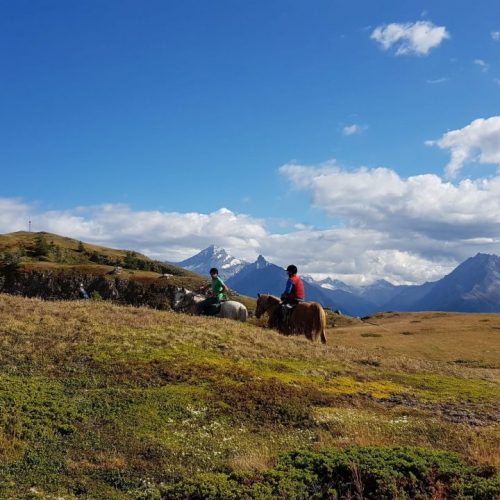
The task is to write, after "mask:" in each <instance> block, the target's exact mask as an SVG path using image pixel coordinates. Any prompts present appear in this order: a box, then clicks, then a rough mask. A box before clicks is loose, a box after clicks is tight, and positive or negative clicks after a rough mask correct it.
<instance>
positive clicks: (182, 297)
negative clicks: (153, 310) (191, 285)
mask: <svg viewBox="0 0 500 500" xmlns="http://www.w3.org/2000/svg"><path fill="white" fill-rule="evenodd" d="M192 296H193V292H191V291H189V290H186V289H185V288H184V287H182V288H177V290H176V291H175V293H174V309H175V310H178V309H184V308H185V307H187V306H188V305H190V303H191V300H190V299H192Z"/></svg>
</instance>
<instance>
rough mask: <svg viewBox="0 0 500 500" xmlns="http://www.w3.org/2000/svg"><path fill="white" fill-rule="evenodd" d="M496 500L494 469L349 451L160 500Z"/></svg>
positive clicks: (216, 481) (198, 479)
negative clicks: (343, 499) (171, 499)
mask: <svg viewBox="0 0 500 500" xmlns="http://www.w3.org/2000/svg"><path fill="white" fill-rule="evenodd" d="M499 494H500V478H499V475H498V474H496V473H495V471H494V470H492V469H487V470H485V469H483V470H481V469H478V468H474V467H472V466H469V465H467V464H465V463H464V462H463V461H462V460H461V459H460V458H459V457H458V455H455V454H453V453H449V452H445V451H435V450H427V449H421V448H413V447H403V448H399V447H396V448H381V447H351V448H347V449H345V450H338V449H331V450H323V451H320V452H314V451H308V450H304V451H296V452H292V453H289V454H287V455H284V456H283V457H282V458H281V459H280V460H279V461H278V463H277V465H276V466H275V467H274V469H272V470H271V471H269V472H267V473H265V474H262V475H261V476H260V477H257V478H256V477H252V476H248V475H244V474H241V475H238V474H230V475H228V474H201V475H199V476H195V477H193V478H189V479H186V480H184V481H181V482H179V483H177V484H175V485H169V486H164V489H163V491H162V497H163V498H189V499H201V498H204V499H216V498H217V499H221V498H255V499H257V498H287V499H304V498H310V499H323V498H332V499H340V498H366V499H377V500H378V499H381V500H382V499H387V500H389V499H417V498H419V499H423V498H435V497H440V498H460V499H463V500H465V499H477V500H487V499H494V498H497V496H498V495H499Z"/></svg>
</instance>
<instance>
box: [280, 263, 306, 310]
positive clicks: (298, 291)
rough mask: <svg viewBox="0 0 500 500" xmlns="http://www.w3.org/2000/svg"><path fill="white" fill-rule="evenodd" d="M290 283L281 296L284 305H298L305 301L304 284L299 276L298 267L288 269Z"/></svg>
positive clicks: (291, 266) (292, 266) (287, 283)
mask: <svg viewBox="0 0 500 500" xmlns="http://www.w3.org/2000/svg"><path fill="white" fill-rule="evenodd" d="M286 272H287V273H288V281H287V282H286V287H285V291H284V292H283V293H282V294H281V300H282V302H283V304H292V305H293V304H298V303H299V302H303V300H304V283H303V282H302V280H301V279H300V278H299V277H298V276H297V266H294V265H293V264H292V265H290V266H288V267H287V268H286Z"/></svg>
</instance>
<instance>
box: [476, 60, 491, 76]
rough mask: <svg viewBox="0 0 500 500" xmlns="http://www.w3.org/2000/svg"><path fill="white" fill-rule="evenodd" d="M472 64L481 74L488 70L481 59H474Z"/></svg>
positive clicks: (487, 65) (488, 66) (487, 66)
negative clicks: (478, 68) (479, 69)
mask: <svg viewBox="0 0 500 500" xmlns="http://www.w3.org/2000/svg"><path fill="white" fill-rule="evenodd" d="M474 64H475V65H476V66H479V67H480V68H481V71H482V72H483V73H485V72H486V71H488V70H489V69H490V65H489V64H488V63H487V62H486V61H483V60H482V59H474Z"/></svg>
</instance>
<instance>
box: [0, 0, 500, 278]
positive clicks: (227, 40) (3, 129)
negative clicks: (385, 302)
mask: <svg viewBox="0 0 500 500" xmlns="http://www.w3.org/2000/svg"><path fill="white" fill-rule="evenodd" d="M0 9H1V10H0V12H1V15H0V33H1V34H0V42H1V43H0V62H1V73H0V74H1V77H0V105H1V109H2V113H1V114H0V138H1V139H0V140H1V143H0V168H1V174H2V182H1V184H0V208H2V210H1V212H0V231H2V232H8V231H13V230H17V229H24V228H26V226H27V223H26V219H27V217H29V216H31V217H32V219H33V225H34V228H35V229H37V230H50V231H53V232H60V233H63V234H65V235H68V236H75V237H78V238H81V239H83V240H85V241H96V242H102V243H106V244H110V245H114V246H119V247H123V246H125V247H127V248H135V249H137V250H140V251H144V252H147V253H149V254H150V255H151V256H154V257H156V258H165V259H178V260H181V259H182V258H185V257H188V256H190V255H191V254H192V253H193V252H195V251H197V250H199V249H201V248H203V247H204V246H207V245H208V244H210V243H215V244H217V245H219V246H224V247H226V248H228V250H230V251H231V252H232V253H233V254H235V255H236V256H238V257H240V256H241V257H244V258H248V259H252V258H254V257H255V256H256V255H257V254H258V253H263V254H264V255H266V256H267V257H268V258H270V260H273V261H275V262H276V263H279V264H283V265H285V264H286V263H288V261H293V262H297V263H299V265H300V266H301V268H302V269H304V270H305V271H307V272H311V273H317V274H330V275H332V276H334V277H337V278H339V277H340V278H342V279H345V280H346V281H349V280H351V281H356V282H360V281H361V282H363V281H371V280H373V279H379V278H386V279H389V280H391V281H393V282H401V283H402V282H408V283H410V282H421V281H424V280H425V279H437V278H439V277H441V276H442V275H443V274H445V273H446V272H449V271H450V270H451V269H452V268H453V267H454V266H455V265H456V264H457V263H459V262H460V261H461V260H463V259H464V258H466V257H468V256H471V255H473V254H474V253H475V252H477V251H484V252H489V253H500V240H499V239H498V236H497V235H498V234H499V233H498V231H497V230H498V229H499V228H500V206H499V205H498V202H497V201H496V200H497V199H498V198H500V192H497V189H498V186H497V184H498V182H497V176H498V173H497V169H498V167H499V165H500V124H499V122H500V116H499V115H500V3H499V2H497V1H495V0H488V1H486V0H479V1H475V2H474V3H473V4H471V2H466V1H465V0H459V1H456V0H453V1H452V0H433V1H432V2H420V1H418V2H417V1H406V2H401V1H395V0H394V1H393V0H386V1H377V2H373V1H371V0H364V1H360V0H357V1H356V0H353V1H349V2H347V1H344V0H331V1H313V2H306V1H305V0H304V1H302V0H301V1H299V0H282V1H274V0H270V1H269V0H267V1H240V0H226V1H220V0H213V1H210V2H202V1H200V0H197V1H189V0H188V1H182V2H174V1H153V0H148V1H147V2H139V1H126V0H120V1H114V0H113V1H112V0H106V1H101V0H99V1H92V0H90V1H85V2H77V1H67V0H65V1H62V0H61V1H39V2H33V1H23V0H17V1H16V2H9V1H0ZM2 212H3V214H2ZM497 216H498V217H497Z"/></svg>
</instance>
